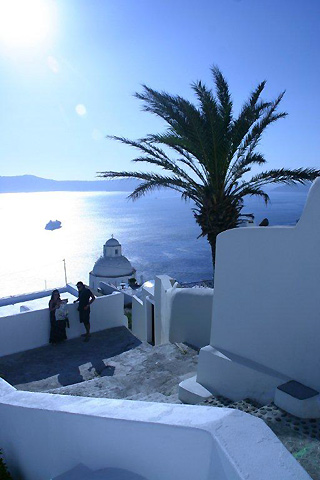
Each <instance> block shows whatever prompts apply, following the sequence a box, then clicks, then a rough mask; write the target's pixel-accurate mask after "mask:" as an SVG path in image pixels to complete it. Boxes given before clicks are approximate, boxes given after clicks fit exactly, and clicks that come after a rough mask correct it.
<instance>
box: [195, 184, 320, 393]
mask: <svg viewBox="0 0 320 480" xmlns="http://www.w3.org/2000/svg"><path fill="white" fill-rule="evenodd" d="M319 338H320V179H319V178H318V179H317V180H316V181H315V183H314V184H313V186H312V188H311V190H310V193H309V196H308V199H307V203H306V206H305V210H304V212H303V215H302V217H301V219H300V221H299V222H298V224H297V225H296V226H295V227H263V228H261V227H260V228H239V229H235V230H229V231H226V232H224V233H222V234H220V235H219V236H218V241H217V256H216V272H215V294H214V302H213V317H212V330H211V341H210V344H211V346H212V347H213V350H211V354H212V355H211V357H212V359H214V358H216V359H217V355H216V353H215V349H217V350H219V351H220V352H222V353H224V354H225V355H227V357H228V356H229V357H230V355H229V354H231V356H238V357H239V359H238V360H237V359H235V363H238V365H239V368H240V366H241V365H247V367H248V368H253V369H257V370H260V371H261V372H263V374H268V375H271V376H274V377H275V378H276V377H277V376H278V377H279V378H280V377H281V376H282V377H283V378H289V379H293V380H297V381H299V382H301V383H303V384H305V385H307V386H309V387H313V388H314V389H316V390H318V391H319V390H320V375H319V372H320V348H319ZM208 352H209V350H208V348H207V347H206V349H204V351H203V352H201V353H200V357H201V355H202V356H203V359H204V361H203V365H202V366H201V368H202V370H201V371H199V369H200V365H199V369H198V379H201V383H202V384H204V385H205V386H206V387H207V388H208V387H210V389H211V391H213V390H214V389H215V387H216V386H217V383H216V372H217V368H216V367H215V366H214V365H213V364H210V361H209V360H208V358H209V353H208ZM206 355H207V357H206V358H205V356H206ZM220 360H221V358H220ZM220 360H219V361H220ZM225 363H226V364H229V365H231V362H230V361H229V362H228V361H227V362H225ZM228 368H229V367H228ZM230 368H231V367H230ZM233 380H234V382H233ZM233 380H232V378H231V377H230V378H229V384H230V388H232V387H231V385H232V384H233V387H234V386H235V385H236V384H237V382H238V383H239V386H240V384H241V382H242V386H243V384H244V380H243V379H242V378H241V374H240V375H239V372H237V369H236V368H235V369H234V378H233ZM279 383H281V380H279V381H278V384H279ZM242 386H241V388H242ZM255 386H256V389H257V390H258V389H259V382H257V381H256V385H255ZM234 388H235V387H234ZM224 394H227V391H224Z"/></svg>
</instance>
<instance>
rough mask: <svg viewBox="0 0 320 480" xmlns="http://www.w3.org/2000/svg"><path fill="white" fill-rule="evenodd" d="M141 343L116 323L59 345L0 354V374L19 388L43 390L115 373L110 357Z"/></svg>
mask: <svg viewBox="0 0 320 480" xmlns="http://www.w3.org/2000/svg"><path fill="white" fill-rule="evenodd" d="M140 344H141V342H140V340H138V339H137V338H136V337H134V336H133V335H132V334H131V332H130V331H129V330H128V329H127V328H125V327H116V328H111V329H108V330H103V331H101V332H96V333H93V334H92V335H91V338H90V341H89V342H84V341H83V338H75V339H72V340H68V341H66V342H63V343H61V344H58V345H56V346H52V345H47V346H45V347H41V348H36V349H33V350H28V351H26V352H21V353H16V354H13V355H8V356H6V357H2V358H0V376H1V377H2V378H4V379H5V380H6V381H7V382H9V383H10V384H11V385H13V386H15V387H16V388H18V389H19V390H30V391H43V390H48V389H53V388H59V387H62V386H67V385H73V384H75V383H80V382H84V381H86V380H91V379H93V378H96V377H102V376H112V375H113V374H114V371H115V368H114V366H112V365H108V359H109V358H111V357H114V356H117V355H119V354H121V353H123V352H127V351H128V350H131V349H133V348H136V347H138V346H139V345H140Z"/></svg>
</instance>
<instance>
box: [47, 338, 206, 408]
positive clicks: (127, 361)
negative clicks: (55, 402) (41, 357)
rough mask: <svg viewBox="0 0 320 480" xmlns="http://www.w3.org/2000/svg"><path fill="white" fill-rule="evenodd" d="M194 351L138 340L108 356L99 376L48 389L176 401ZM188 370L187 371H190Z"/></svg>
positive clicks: (193, 367)
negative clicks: (130, 347) (136, 345)
mask: <svg viewBox="0 0 320 480" xmlns="http://www.w3.org/2000/svg"><path fill="white" fill-rule="evenodd" d="M197 359H198V355H197V352H196V351H195V350H193V349H192V348H190V347H187V346H184V347H183V351H182V349H181V348H180V347H177V346H176V345H175V344H165V345H159V346H156V347H152V346H150V345H149V344H141V345H139V346H138V347H136V348H134V349H131V350H129V351H127V352H124V353H121V354H120V355H117V356H115V357H112V358H109V359H108V361H107V364H106V365H105V366H104V368H103V369H102V370H101V373H100V375H99V376H96V377H95V378H94V379H91V380H88V381H86V382H81V383H77V384H74V385H68V386H64V387H60V388H54V389H50V390H47V392H49V393H57V394H65V395H79V396H89V397H103V398H121V399H128V400H146V401H157V402H163V403H179V400H178V397H177V393H178V384H179V382H181V380H184V379H185V378H186V376H189V375H190V374H191V375H192V374H194V373H195V372H196V369H197ZM190 372H191V373H190Z"/></svg>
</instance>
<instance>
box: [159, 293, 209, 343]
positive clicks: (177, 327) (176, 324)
mask: <svg viewBox="0 0 320 480" xmlns="http://www.w3.org/2000/svg"><path fill="white" fill-rule="evenodd" d="M168 295H169V297H170V304H171V309H170V311H169V319H168V321H169V325H170V334H169V340H170V342H172V343H173V342H186V343H189V344H191V345H194V346H196V347H198V348H201V347H203V346H205V345H207V344H208V342H209V341H210V332H211V315H212V301H213V289H211V288H175V287H173V288H172V289H171V290H170V291H169V292H168Z"/></svg>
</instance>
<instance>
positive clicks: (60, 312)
mask: <svg viewBox="0 0 320 480" xmlns="http://www.w3.org/2000/svg"><path fill="white" fill-rule="evenodd" d="M67 319H68V309H67V304H66V303H61V305H60V307H59V308H57V310H56V320H67Z"/></svg>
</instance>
